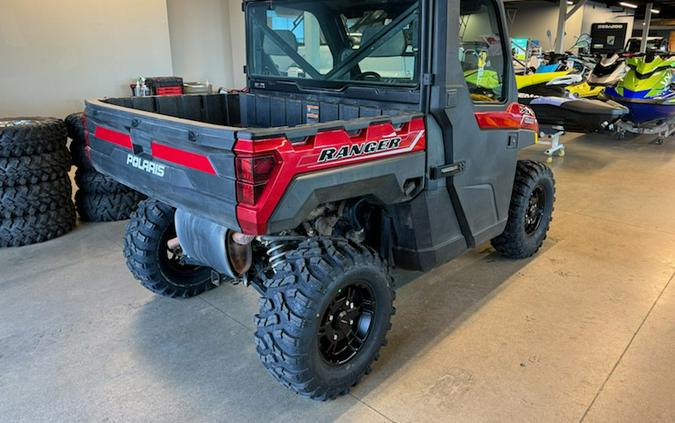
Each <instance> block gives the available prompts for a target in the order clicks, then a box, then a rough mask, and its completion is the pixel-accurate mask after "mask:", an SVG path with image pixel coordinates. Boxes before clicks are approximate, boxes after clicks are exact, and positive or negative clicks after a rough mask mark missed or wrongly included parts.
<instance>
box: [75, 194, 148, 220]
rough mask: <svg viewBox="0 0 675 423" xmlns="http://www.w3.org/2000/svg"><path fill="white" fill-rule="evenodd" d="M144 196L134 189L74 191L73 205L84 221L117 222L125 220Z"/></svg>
mask: <svg viewBox="0 0 675 423" xmlns="http://www.w3.org/2000/svg"><path fill="white" fill-rule="evenodd" d="M144 199H145V196H144V195H143V194H141V193H138V192H136V191H125V192H118V193H113V194H89V193H87V192H84V191H82V190H79V191H77V192H76V193H75V206H76V207H77V213H78V214H79V215H80V219H82V221H84V222H117V221H120V220H127V219H129V218H130V217H131V214H132V213H133V212H134V210H136V208H137V207H138V203H139V202H141V201H143V200H144Z"/></svg>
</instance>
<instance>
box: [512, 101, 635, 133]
mask: <svg viewBox="0 0 675 423" xmlns="http://www.w3.org/2000/svg"><path fill="white" fill-rule="evenodd" d="M519 101H520V102H521V103H522V104H525V105H527V106H529V107H530V108H531V109H532V110H534V114H535V115H536V116H537V120H538V121H539V123H541V124H542V125H549V126H562V127H563V128H565V130H566V131H569V132H583V133H591V132H601V131H604V130H608V129H611V128H612V125H613V124H614V123H615V122H617V121H618V120H619V119H621V118H622V117H624V116H625V115H626V114H627V113H628V109H627V108H626V107H624V106H622V105H620V104H618V103H616V102H613V101H600V100H592V99H586V98H575V97H527V96H526V95H521V96H520V99H519Z"/></svg>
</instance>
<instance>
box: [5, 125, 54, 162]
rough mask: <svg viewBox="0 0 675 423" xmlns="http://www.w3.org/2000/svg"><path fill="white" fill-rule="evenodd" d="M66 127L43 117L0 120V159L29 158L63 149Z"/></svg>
mask: <svg viewBox="0 0 675 423" xmlns="http://www.w3.org/2000/svg"><path fill="white" fill-rule="evenodd" d="M66 141H67V132H66V125H65V123H64V122H63V121H62V120H61V119H54V118H43V117H21V118H0V157H19V156H31V155H34V154H42V153H48V152H51V151H56V150H58V149H61V148H63V147H65V145H66Z"/></svg>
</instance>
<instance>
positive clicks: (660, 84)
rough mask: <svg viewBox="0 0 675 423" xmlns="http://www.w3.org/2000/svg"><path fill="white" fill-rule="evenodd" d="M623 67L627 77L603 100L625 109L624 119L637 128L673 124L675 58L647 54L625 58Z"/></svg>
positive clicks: (607, 92) (608, 90)
mask: <svg viewBox="0 0 675 423" xmlns="http://www.w3.org/2000/svg"><path fill="white" fill-rule="evenodd" d="M626 65H627V66H628V73H626V76H624V77H623V79H621V81H619V83H618V84H617V86H616V87H608V88H607V89H606V90H605V94H604V95H605V97H607V98H609V99H610V100H613V101H616V102H618V103H621V104H623V105H624V106H626V107H627V108H628V109H629V110H630V114H629V115H628V116H627V117H626V119H627V120H629V121H630V122H632V123H634V124H636V125H643V124H646V123H652V122H666V121H671V120H675V91H674V90H673V88H672V83H673V68H675V57H672V56H664V57H662V56H656V55H654V54H653V53H648V54H647V55H646V56H638V57H631V58H628V59H627V60H626Z"/></svg>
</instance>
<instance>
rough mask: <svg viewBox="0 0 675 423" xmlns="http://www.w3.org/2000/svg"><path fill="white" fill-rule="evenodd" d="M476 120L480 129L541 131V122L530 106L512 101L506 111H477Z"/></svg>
mask: <svg viewBox="0 0 675 423" xmlns="http://www.w3.org/2000/svg"><path fill="white" fill-rule="evenodd" d="M475 115H476V121H477V122H478V127H479V128H480V129H525V130H529V131H534V132H539V123H538V122H537V117H536V116H535V115H534V111H532V109H530V108H529V107H527V106H525V105H522V104H519V103H511V104H509V106H508V107H507V108H506V110H504V111H497V112H477V113H475Z"/></svg>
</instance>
